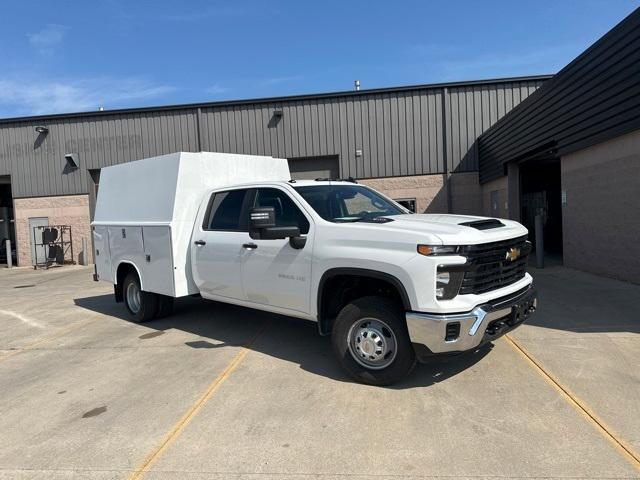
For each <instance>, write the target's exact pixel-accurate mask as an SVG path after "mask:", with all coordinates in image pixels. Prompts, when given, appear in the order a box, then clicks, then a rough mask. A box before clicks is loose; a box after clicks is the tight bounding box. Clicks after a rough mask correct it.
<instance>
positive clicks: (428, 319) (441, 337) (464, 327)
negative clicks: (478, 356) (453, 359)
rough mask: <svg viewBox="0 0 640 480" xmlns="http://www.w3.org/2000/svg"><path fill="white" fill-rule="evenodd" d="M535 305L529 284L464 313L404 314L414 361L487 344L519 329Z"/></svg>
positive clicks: (533, 294) (533, 289)
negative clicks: (415, 358)
mask: <svg viewBox="0 0 640 480" xmlns="http://www.w3.org/2000/svg"><path fill="white" fill-rule="evenodd" d="M537 306H538V296H537V292H536V290H535V288H533V285H529V286H528V287H526V288H525V289H523V290H520V291H519V292H516V293H514V294H511V295H508V296H506V297H502V298H498V299H496V300H492V301H490V302H488V303H485V304H482V305H479V306H477V307H476V308H474V309H473V310H471V311H470V312H466V313H455V314H447V315H437V314H430V313H421V312H407V313H406V318H407V327H408V328H409V336H410V337H411V342H412V343H414V344H416V345H415V347H416V348H415V349H416V354H417V355H418V359H419V360H424V359H425V357H428V356H429V355H432V354H438V353H460V352H464V351H467V350H472V349H474V348H477V347H479V346H480V345H482V344H484V343H487V342H491V341H493V340H495V339H496V338H499V337H501V336H502V335H504V334H505V333H507V332H509V331H511V330H513V329H514V328H516V327H518V326H520V324H522V323H523V322H524V321H525V320H526V319H527V318H529V317H530V316H531V315H532V314H533V312H534V311H535V310H536V308H537ZM425 347H426V348H425Z"/></svg>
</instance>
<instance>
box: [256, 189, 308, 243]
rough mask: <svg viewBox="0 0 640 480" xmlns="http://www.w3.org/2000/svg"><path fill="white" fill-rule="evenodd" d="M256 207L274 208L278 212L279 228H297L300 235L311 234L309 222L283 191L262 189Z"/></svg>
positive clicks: (259, 191) (277, 222)
mask: <svg viewBox="0 0 640 480" xmlns="http://www.w3.org/2000/svg"><path fill="white" fill-rule="evenodd" d="M255 206H256V207H273V208H274V209H275V211H276V225H277V226H278V227H291V226H295V227H298V228H300V233H303V234H306V233H309V220H307V217H305V216H304V214H303V213H302V211H300V209H299V208H298V206H297V205H296V204H295V203H293V200H291V198H290V197H289V195H287V194H286V193H285V192H283V191H282V190H278V189H277V188H260V189H258V193H257V195H256V202H255Z"/></svg>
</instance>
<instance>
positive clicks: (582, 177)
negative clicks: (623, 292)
mask: <svg viewBox="0 0 640 480" xmlns="http://www.w3.org/2000/svg"><path fill="white" fill-rule="evenodd" d="M561 171H562V190H564V191H565V192H566V199H567V202H566V205H563V207H562V233H563V257H564V264H565V265H566V266H568V267H572V268H577V269H580V270H586V271H588V272H593V273H597V274H600V275H606V276H608V277H613V278H618V279H621V280H627V281H630V282H634V283H640V241H639V240H640V130H636V131H635V132H633V133H630V134H628V135H623V136H620V137H618V138H615V139H613V140H610V141H608V142H604V143H601V144H598V145H595V146H593V147H589V148H586V149H584V150H580V151H578V152H575V153H571V154H569V155H565V156H564V157H562V159H561Z"/></svg>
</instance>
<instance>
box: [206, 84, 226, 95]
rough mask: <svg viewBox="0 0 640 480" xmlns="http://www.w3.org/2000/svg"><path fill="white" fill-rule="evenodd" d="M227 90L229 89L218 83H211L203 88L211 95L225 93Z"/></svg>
mask: <svg viewBox="0 0 640 480" xmlns="http://www.w3.org/2000/svg"><path fill="white" fill-rule="evenodd" d="M228 91H229V89H228V88H227V87H223V86H222V85H220V84H219V83H216V84H215V85H211V86H210V87H208V88H206V89H205V92H207V93H209V94H211V95H220V94H221V93H225V92H228Z"/></svg>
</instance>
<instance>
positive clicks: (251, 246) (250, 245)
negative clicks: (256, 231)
mask: <svg viewBox="0 0 640 480" xmlns="http://www.w3.org/2000/svg"><path fill="white" fill-rule="evenodd" d="M242 248H246V249H247V250H255V249H256V248H258V245H256V244H255V243H243V244H242Z"/></svg>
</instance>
